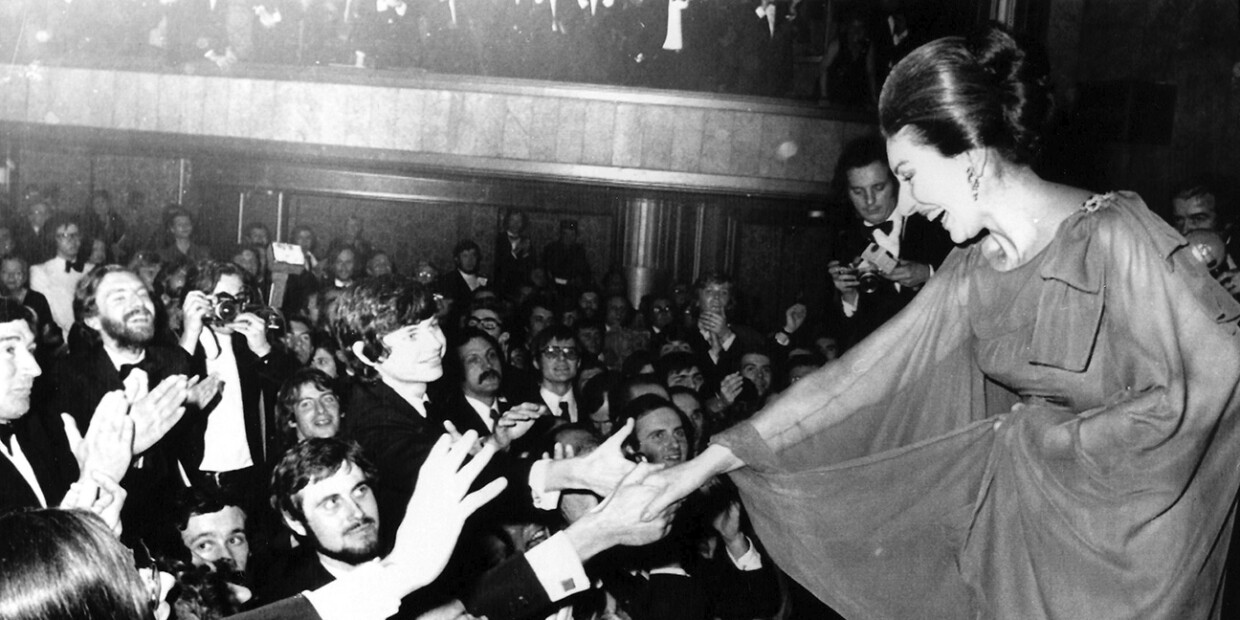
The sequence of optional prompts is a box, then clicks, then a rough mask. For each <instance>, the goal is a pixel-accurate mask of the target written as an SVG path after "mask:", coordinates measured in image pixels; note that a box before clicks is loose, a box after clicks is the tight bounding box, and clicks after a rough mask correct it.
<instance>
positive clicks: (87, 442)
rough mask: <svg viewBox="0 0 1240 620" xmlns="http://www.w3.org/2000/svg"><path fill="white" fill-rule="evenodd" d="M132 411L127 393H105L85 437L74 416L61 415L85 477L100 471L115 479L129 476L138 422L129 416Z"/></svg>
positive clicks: (74, 454) (117, 391)
mask: <svg viewBox="0 0 1240 620" xmlns="http://www.w3.org/2000/svg"><path fill="white" fill-rule="evenodd" d="M128 410H129V403H127V402H126V401H125V394H124V392H121V391H120V390H116V391H113V392H108V393H107V394H104V395H103V398H102V399H100V401H99V405H98V406H97V407H95V414H94V416H93V417H92V418H91V421H90V428H88V429H86V435H85V436H83V435H82V434H81V433H80V432H79V431H78V427H77V422H75V421H74V420H73V416H71V415H69V414H67V413H62V414H61V415H60V417H61V419H62V420H63V421H64V425H65V436H66V437H67V438H68V440H69V448H70V450H72V452H73V456H74V457H75V458H76V459H77V462H78V470H79V471H81V472H82V475H83V476H87V475H89V474H90V472H92V471H97V472H100V473H103V474H104V475H106V476H107V477H108V478H110V479H112V480H120V479H122V478H124V477H125V472H126V471H128V470H129V463H130V462H131V461H132V460H133V439H134V423H133V420H132V419H130V417H129V416H128V415H126V413H127V412H128Z"/></svg>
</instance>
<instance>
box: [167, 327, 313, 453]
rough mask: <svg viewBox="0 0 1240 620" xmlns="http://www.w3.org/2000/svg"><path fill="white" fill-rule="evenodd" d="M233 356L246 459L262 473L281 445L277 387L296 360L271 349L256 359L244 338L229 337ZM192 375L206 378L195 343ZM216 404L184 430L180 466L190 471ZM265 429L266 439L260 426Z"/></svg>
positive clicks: (294, 367)
mask: <svg viewBox="0 0 1240 620" xmlns="http://www.w3.org/2000/svg"><path fill="white" fill-rule="evenodd" d="M232 346H233V354H234V355H235V356H236V358H237V372H238V374H239V375H240V376H241V402H242V404H243V405H244V407H245V435H246V442H247V443H248V444H249V447H250V458H251V459H252V460H253V461H254V465H255V466H256V467H258V468H259V469H260V471H266V469H267V461H269V460H271V459H277V458H279V457H280V454H276V453H275V452H276V450H277V449H278V446H280V445H282V444H281V439H280V432H281V429H278V428H276V422H275V405H276V396H277V395H278V394H279V391H280V386H281V385H283V384H284V381H285V380H286V379H288V378H289V376H290V375H292V374H293V372H294V371H296V370H297V360H295V359H294V358H293V357H292V356H291V355H289V354H288V353H286V352H284V351H282V350H280V349H279V348H278V347H273V348H272V349H271V353H268V354H267V356H266V357H262V358H260V357H258V356H257V355H254V354H253V353H251V352H250V348H249V346H247V345H246V343H245V337H244V336H242V335H240V334H233V335H232ZM191 368H193V372H194V373H196V374H201V375H206V373H207V355H206V352H205V351H204V350H203V348H202V344H201V343H199V345H198V348H196V349H195V350H194V356H193V363H192V365H191ZM260 395H261V396H262V403H263V407H262V408H261V409H260V408H259V396H260ZM218 404H219V398H216V400H215V401H214V402H212V403H211V404H209V405H208V406H207V407H206V408H205V409H204V411H203V415H200V416H195V417H194V419H193V420H192V421H191V424H190V427H189V428H188V429H187V435H188V436H187V438H186V441H185V452H184V454H183V456H182V457H181V458H182V462H183V463H186V464H187V465H189V466H192V467H193V468H194V469H197V468H198V466H199V465H200V464H202V455H203V447H204V445H203V434H204V433H206V431H207V416H208V415H210V413H211V411H212V410H213V409H214V407H216V406H217V405H218ZM264 424H265V426H266V429H267V433H266V436H264V435H263V426H264Z"/></svg>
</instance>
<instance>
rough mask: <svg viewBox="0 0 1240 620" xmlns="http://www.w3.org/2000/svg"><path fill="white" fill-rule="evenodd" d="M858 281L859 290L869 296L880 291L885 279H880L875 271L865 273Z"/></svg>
mask: <svg viewBox="0 0 1240 620" xmlns="http://www.w3.org/2000/svg"><path fill="white" fill-rule="evenodd" d="M857 281H858V284H857V289H858V290H860V291H861V292H862V293H865V294H867V295H868V294H870V293H874V292H876V291H878V288H879V286H881V285H882V282H883V279H882V278H881V277H879V275H878V274H877V273H875V272H873V271H867V272H865V273H862V274H861V275H860V276H859V277H858V278H857Z"/></svg>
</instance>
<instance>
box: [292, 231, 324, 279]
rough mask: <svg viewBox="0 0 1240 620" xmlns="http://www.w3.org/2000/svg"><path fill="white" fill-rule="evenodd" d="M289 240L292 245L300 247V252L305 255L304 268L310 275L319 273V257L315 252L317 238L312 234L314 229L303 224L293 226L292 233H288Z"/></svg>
mask: <svg viewBox="0 0 1240 620" xmlns="http://www.w3.org/2000/svg"><path fill="white" fill-rule="evenodd" d="M289 239H292V240H293V243H296V244H297V245H299V246H301V251H302V252H304V253H305V255H306V267H307V269H308V271H309V272H310V273H311V274H317V273H318V272H319V257H318V255H317V254H315V252H316V251H317V250H318V247H317V246H318V237H317V236H315V234H314V229H313V228H310V227H309V226H307V225H305V224H301V225H298V226H295V227H294V228H293V232H291V233H289Z"/></svg>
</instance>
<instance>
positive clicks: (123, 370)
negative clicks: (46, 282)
mask: <svg viewBox="0 0 1240 620" xmlns="http://www.w3.org/2000/svg"><path fill="white" fill-rule="evenodd" d="M73 307H74V313H75V314H76V315H77V316H78V317H79V318H80V320H81V321H82V323H83V325H85V326H86V327H87V328H88V329H90V330H92V331H93V332H95V333H96V334H97V335H98V337H99V341H100V343H101V346H99V347H96V348H93V349H91V350H89V351H84V352H80V353H79V354H75V355H73V356H71V357H70V358H69V359H68V360H65V361H64V362H62V363H60V364H58V365H57V366H56V369H55V371H54V372H53V373H51V376H50V377H49V379H50V387H51V392H52V393H51V408H50V409H51V411H52V412H53V413H67V414H69V415H71V416H73V418H74V420H76V422H77V424H78V427H79V428H82V429H86V428H89V426H90V424H91V421H92V417H93V414H94V412H95V408H96V407H98V406H99V403H100V401H102V400H103V397H104V395H105V394H107V393H108V392H112V391H115V390H125V391H126V392H127V393H130V394H133V395H135V397H136V396H138V395H141V397H140V398H137V400H136V402H135V404H134V406H133V407H132V408H131V410H130V413H129V415H130V416H131V417H132V418H133V419H134V429H135V435H134V445H133V452H134V455H135V456H136V457H138V458H137V459H135V461H134V463H133V466H132V467H131V468H130V470H129V471H128V472H126V474H125V478H124V479H123V480H121V485H122V486H123V487H124V488H125V490H126V491H127V492H128V494H129V498H128V501H127V502H126V503H125V508H124V511H123V512H122V519H123V520H124V522H125V524H126V525H127V526H128V527H127V528H126V536H131V537H133V538H134V539H138V538H146V539H147V540H152V537H153V536H156V535H158V533H159V527H158V525H159V523H160V520H159V518H160V516H161V515H162V512H163V509H162V506H163V503H164V498H166V497H168V496H170V494H175V493H177V492H179V491H180V490H181V489H183V488H184V486H185V485H184V482H183V480H182V477H181V473H180V472H181V470H182V469H184V470H186V471H188V470H189V469H191V468H193V467H194V466H195V465H197V464H196V463H189V462H181V461H180V460H179V458H178V457H179V456H181V455H184V454H185V452H186V450H187V449H188V445H189V437H188V435H187V433H188V427H189V425H190V424H189V423H188V422H187V423H182V422H181V419H182V413H183V412H184V411H185V405H188V407H189V408H190V409H192V410H193V414H192V415H197V414H198V413H200V412H201V409H200V406H201V405H202V404H204V403H207V402H210V400H211V399H212V398H214V397H215V394H216V393H217V392H218V390H219V381H218V380H216V379H215V378H210V379H207V380H206V381H202V382H200V381H198V380H190V379H188V378H187V377H188V376H189V375H190V374H192V373H191V370H190V358H189V355H188V354H186V353H185V351H183V350H181V349H179V348H177V347H170V346H164V345H160V344H156V343H155V342H154V341H153V340H154V337H155V301H154V300H153V299H152V298H151V292H150V289H149V288H147V286H146V283H145V282H144V281H143V280H142V278H141V277H139V276H138V275H137V274H135V273H133V272H132V271H129V270H128V269H125V268H124V267H121V266H119V265H105V266H103V267H99V268H97V269H95V270H93V271H91V272H90V273H89V274H87V275H86V277H85V278H83V279H82V281H81V282H79V283H78V287H77V291H76V293H75V296H74V300H73ZM187 400H188V401H189V402H188V403H187V402H186V401H187ZM191 417H192V416H191Z"/></svg>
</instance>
